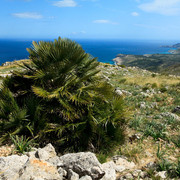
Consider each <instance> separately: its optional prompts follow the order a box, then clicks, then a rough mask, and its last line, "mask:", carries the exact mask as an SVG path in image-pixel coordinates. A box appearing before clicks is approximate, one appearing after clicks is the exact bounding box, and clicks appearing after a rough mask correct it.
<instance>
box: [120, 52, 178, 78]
mask: <svg viewBox="0 0 180 180" xmlns="http://www.w3.org/2000/svg"><path fill="white" fill-rule="evenodd" d="M118 57H120V59H121V64H123V65H125V66H136V67H139V68H142V69H147V70H149V71H153V72H159V73H164V74H166V75H167V74H172V75H180V61H179V59H180V54H148V55H119V56H118Z"/></svg>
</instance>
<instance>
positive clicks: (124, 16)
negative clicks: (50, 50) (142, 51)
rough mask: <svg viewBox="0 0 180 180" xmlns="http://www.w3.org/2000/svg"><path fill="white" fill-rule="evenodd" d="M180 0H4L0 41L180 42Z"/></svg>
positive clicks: (0, 8) (0, 0) (0, 3)
mask: <svg viewBox="0 0 180 180" xmlns="http://www.w3.org/2000/svg"><path fill="white" fill-rule="evenodd" d="M179 19H180V0H0V38H1V39H2V38H3V39H5V38H14V39H16V38H17V39H18V38H19V39H22V38H24V39H25V38H26V39H31V38H37V39H40V38H43V39H49V38H57V37H59V36H61V37H67V38H74V39H153V40H161V39H165V40H177V39H178V40H180V20H179Z"/></svg>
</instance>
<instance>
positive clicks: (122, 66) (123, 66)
mask: <svg viewBox="0 0 180 180" xmlns="http://www.w3.org/2000/svg"><path fill="white" fill-rule="evenodd" d="M118 66H119V67H121V68H125V67H126V66H125V65H123V64H121V65H118Z"/></svg>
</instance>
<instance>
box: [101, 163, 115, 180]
mask: <svg viewBox="0 0 180 180" xmlns="http://www.w3.org/2000/svg"><path fill="white" fill-rule="evenodd" d="M115 167H116V165H115V163H114V162H113V161H110V162H107V163H104V164H102V169H103V171H104V172H105V175H104V176H103V178H102V180H116V171H115Z"/></svg>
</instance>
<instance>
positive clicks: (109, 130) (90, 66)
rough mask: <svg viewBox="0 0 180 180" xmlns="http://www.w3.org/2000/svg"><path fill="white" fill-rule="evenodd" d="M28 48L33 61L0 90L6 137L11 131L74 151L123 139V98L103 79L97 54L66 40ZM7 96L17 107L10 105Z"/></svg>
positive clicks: (43, 43)
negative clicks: (86, 51)
mask: <svg viewBox="0 0 180 180" xmlns="http://www.w3.org/2000/svg"><path fill="white" fill-rule="evenodd" d="M27 50H28V52H29V54H30V56H29V57H30V60H29V63H28V64H27V63H26V64H24V65H23V69H24V70H23V71H22V72H13V74H12V76H11V77H8V78H6V79H5V80H4V82H3V88H2V90H1V92H0V93H1V94H2V95H1V96H0V108H1V109H0V119H1V124H0V127H1V133H2V135H3V137H8V136H7V132H8V133H13V134H19V135H26V136H29V137H33V138H35V139H36V140H37V141H39V140H42V139H43V142H47V141H51V142H53V143H54V144H58V145H59V146H60V147H61V148H63V149H66V148H70V149H72V150H75V151H78V150H84V149H87V148H88V146H89V145H90V144H91V145H92V144H93V146H95V148H96V149H100V148H101V146H103V144H104V145H106V144H108V143H110V141H113V140H114V141H115V140H117V139H118V141H119V138H117V137H119V135H120V139H122V137H123V136H122V132H123V128H124V123H125V121H124V111H123V101H122V99H121V98H120V97H118V96H117V95H115V93H114V88H113V87H112V86H111V85H110V84H108V83H107V82H106V81H104V80H103V78H102V76H101V74H100V70H99V69H98V65H99V63H98V62H97V60H96V58H93V57H91V56H90V55H89V54H87V53H85V51H84V50H83V49H82V47H81V46H80V45H79V44H77V43H76V42H73V41H71V40H68V39H61V38H59V39H58V40H55V41H54V42H44V41H40V42H39V43H37V42H33V46H32V48H29V49H27ZM5 95H6V96H7V97H8V98H10V99H11V102H12V103H13V105H14V106H15V107H16V108H13V110H12V108H10V107H8V101H9V100H7V99H6V98H4V96H5ZM4 104H7V106H5V105H4ZM9 106H11V105H9ZM13 113H16V114H21V116H20V117H19V119H18V120H13V121H12V118H11V116H12V114H13ZM14 117H15V116H14ZM7 123H9V124H10V126H6V124H7ZM19 125H23V126H22V128H21V129H19ZM5 126H6V129H4V127H5ZM12 127H13V128H12ZM3 139H4V138H3ZM39 142H40V141H39Z"/></svg>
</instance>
